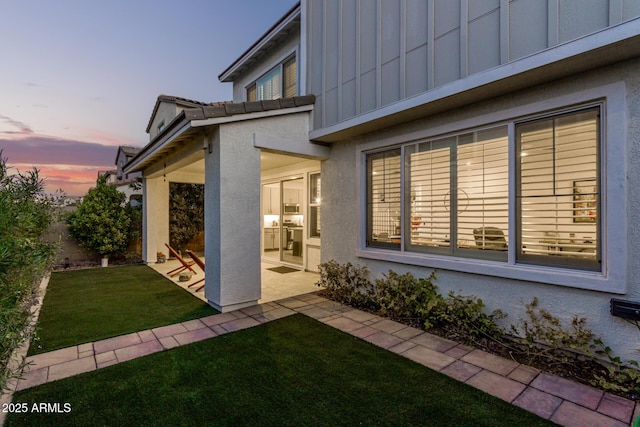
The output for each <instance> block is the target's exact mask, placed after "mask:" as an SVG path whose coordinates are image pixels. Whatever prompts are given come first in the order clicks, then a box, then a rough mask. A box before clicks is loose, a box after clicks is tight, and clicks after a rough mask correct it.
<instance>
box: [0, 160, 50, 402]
mask: <svg viewBox="0 0 640 427" xmlns="http://www.w3.org/2000/svg"><path fill="white" fill-rule="evenodd" d="M6 163H7V160H6V159H5V158H3V157H2V150H0V394H2V391H3V390H4V389H5V387H6V385H7V382H8V381H9V380H10V379H12V378H17V377H19V376H20V373H21V372H22V369H23V368H24V365H25V364H24V360H22V362H20V361H18V362H17V364H14V363H9V360H10V357H11V354H12V353H13V351H14V350H15V349H16V348H18V347H19V346H20V345H22V343H24V342H25V341H27V340H29V339H30V337H31V334H32V332H33V331H32V328H29V327H28V325H29V318H30V314H31V305H32V302H33V300H34V298H35V296H36V292H37V290H38V285H39V284H40V281H41V279H42V277H43V275H44V274H45V273H46V271H47V270H49V269H50V268H51V266H52V265H53V261H54V259H55V255H56V250H57V245H56V244H54V243H47V242H45V241H44V239H43V235H44V234H45V232H46V231H47V229H48V228H49V226H50V225H51V223H52V221H53V220H54V218H55V212H56V211H55V207H54V199H53V198H51V197H48V196H46V195H45V193H44V181H43V180H42V179H41V178H40V176H39V173H38V170H37V169H33V170H31V171H28V172H25V173H20V172H17V173H15V174H9V170H8V168H7V166H6Z"/></svg>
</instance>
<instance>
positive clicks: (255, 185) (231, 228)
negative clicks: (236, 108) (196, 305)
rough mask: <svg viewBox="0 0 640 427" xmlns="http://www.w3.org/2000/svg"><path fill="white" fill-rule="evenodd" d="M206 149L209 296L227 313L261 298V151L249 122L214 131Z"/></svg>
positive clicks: (207, 290)
mask: <svg viewBox="0 0 640 427" xmlns="http://www.w3.org/2000/svg"><path fill="white" fill-rule="evenodd" d="M208 142H209V143H210V148H209V147H207V148H205V264H206V278H207V280H206V281H205V297H206V298H207V300H208V301H209V304H210V305H211V306H213V307H214V308H216V309H217V310H220V311H222V312H227V311H231V310H236V309H238V308H243V307H248V306H251V305H254V304H256V303H257V301H258V300H259V299H260V295H261V290H260V285H261V283H260V150H259V149H257V148H255V147H254V146H253V133H252V129H251V127H250V126H247V125H246V124H236V123H230V124H224V125H220V126H219V127H216V128H215V129H212V130H211V131H210V135H209V140H208Z"/></svg>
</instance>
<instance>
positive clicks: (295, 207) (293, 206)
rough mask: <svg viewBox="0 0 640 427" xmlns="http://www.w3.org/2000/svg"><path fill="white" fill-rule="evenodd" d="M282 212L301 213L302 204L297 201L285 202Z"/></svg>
mask: <svg viewBox="0 0 640 427" xmlns="http://www.w3.org/2000/svg"><path fill="white" fill-rule="evenodd" d="M282 212H283V213H285V214H299V213H300V205H299V204H297V203H285V204H284V209H282Z"/></svg>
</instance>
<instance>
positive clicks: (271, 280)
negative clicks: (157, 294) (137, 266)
mask: <svg viewBox="0 0 640 427" xmlns="http://www.w3.org/2000/svg"><path fill="white" fill-rule="evenodd" d="M185 260H186V261H189V258H188V257H187V258H185ZM203 261H204V259H203ZM179 266H180V263H179V262H178V260H175V259H171V260H167V262H164V263H161V264H149V267H151V268H153V269H154V270H156V271H157V272H159V273H160V274H162V275H163V276H165V277H167V278H169V279H170V280H171V281H173V282H174V283H175V284H176V285H178V286H180V287H181V288H183V289H185V290H187V291H188V292H190V293H191V294H193V295H194V296H196V297H198V298H200V299H201V300H202V301H204V302H207V299H206V298H205V295H204V289H202V290H201V291H200V292H197V291H196V290H197V289H198V288H199V287H200V286H202V285H203V284H204V282H200V283H199V284H197V285H195V286H193V287H191V288H190V287H189V285H192V284H194V283H196V282H197V281H198V280H200V279H203V278H204V272H203V271H202V270H200V268H199V267H198V266H197V265H194V266H193V267H192V268H193V269H194V270H195V271H196V274H194V275H193V276H192V278H191V280H188V281H186V282H180V281H179V280H178V279H179V275H176V276H174V277H169V276H167V272H169V271H171V270H173V269H175V268H177V267H179ZM278 266H279V264H272V263H269V262H262V263H261V271H262V289H261V290H262V298H260V300H259V301H258V302H259V303H260V304H263V303H266V302H269V301H276V300H279V299H283V298H288V297H291V296H294V295H300V294H306V293H309V292H314V291H317V290H318V289H319V288H318V286H316V282H317V281H318V280H319V279H320V276H319V275H318V274H317V273H310V272H307V271H303V270H300V271H296V272H293V273H285V274H282V273H276V272H274V271H270V270H269V268H272V267H278Z"/></svg>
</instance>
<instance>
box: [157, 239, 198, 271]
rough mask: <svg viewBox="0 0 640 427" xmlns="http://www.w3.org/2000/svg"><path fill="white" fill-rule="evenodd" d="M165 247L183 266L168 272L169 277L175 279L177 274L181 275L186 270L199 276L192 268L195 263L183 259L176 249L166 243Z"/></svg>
mask: <svg viewBox="0 0 640 427" xmlns="http://www.w3.org/2000/svg"><path fill="white" fill-rule="evenodd" d="M164 245H165V246H166V247H167V249H169V253H170V254H171V255H173V257H174V258H176V259H177V260H178V261H180V264H182V266H181V267H178V268H174V269H173V270H171V271H170V272H168V273H167V274H168V275H169V277H173V276H175V275H176V274H180V273H181V272H183V271H184V270H191V272H192V273H193V274H198V273H196V271H195V270H194V269H193V268H191V266H192V265H194V264H195V262H194V261H188V262H187V261H185V260H184V258H182V257H181V256H180V254H179V253H178V252H176V250H175V249H173V248H172V247H171V246H169V244H167V243H165V244H164Z"/></svg>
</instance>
